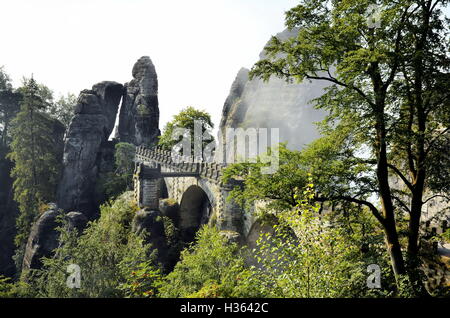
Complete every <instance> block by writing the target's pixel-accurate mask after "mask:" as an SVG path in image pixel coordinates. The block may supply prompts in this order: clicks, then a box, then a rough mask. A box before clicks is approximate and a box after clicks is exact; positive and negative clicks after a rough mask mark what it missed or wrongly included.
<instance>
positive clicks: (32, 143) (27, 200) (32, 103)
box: [8, 78, 60, 264]
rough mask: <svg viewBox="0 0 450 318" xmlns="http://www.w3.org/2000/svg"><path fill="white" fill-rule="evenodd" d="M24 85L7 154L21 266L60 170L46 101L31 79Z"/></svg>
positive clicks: (52, 194)
mask: <svg viewBox="0 0 450 318" xmlns="http://www.w3.org/2000/svg"><path fill="white" fill-rule="evenodd" d="M24 84H25V85H24V87H22V88H20V89H19V90H20V91H21V93H22V95H23V101H22V103H21V108H20V112H19V113H18V114H17V116H16V117H15V118H14V120H13V121H12V123H11V137H12V142H11V146H10V147H11V152H10V153H9V154H8V158H9V159H10V160H12V161H13V162H14V164H15V166H14V168H13V170H12V172H11V176H12V177H13V178H14V199H15V200H16V202H17V203H18V204H19V210H20V213H19V216H18V218H17V221H16V227H17V236H16V238H15V243H16V246H17V247H18V254H17V255H19V256H18V257H17V255H16V263H17V264H20V263H21V258H22V257H20V255H21V251H23V248H24V246H25V244H26V239H27V237H28V234H29V232H30V229H31V225H32V223H33V221H34V219H35V217H36V216H38V214H39V209H40V208H43V207H44V204H45V203H46V202H49V201H52V200H54V198H55V188H56V183H57V179H58V175H59V170H60V168H59V166H60V163H59V162H58V157H57V152H56V149H54V145H55V144H56V140H55V137H54V136H53V127H54V120H52V119H51V118H49V117H48V115H47V114H45V113H44V110H45V108H46V107H47V103H46V100H45V99H44V98H42V96H40V94H39V87H38V85H37V83H36V81H35V80H34V79H33V78H31V79H30V80H26V81H25V83H24Z"/></svg>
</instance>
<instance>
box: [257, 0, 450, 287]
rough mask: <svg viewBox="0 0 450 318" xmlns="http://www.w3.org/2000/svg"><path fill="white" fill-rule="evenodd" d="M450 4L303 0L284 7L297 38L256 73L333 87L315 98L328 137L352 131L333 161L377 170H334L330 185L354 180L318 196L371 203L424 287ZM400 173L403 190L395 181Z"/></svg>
mask: <svg viewBox="0 0 450 318" xmlns="http://www.w3.org/2000/svg"><path fill="white" fill-rule="evenodd" d="M372 4H375V5H376V6H377V8H378V9H379V11H380V15H379V17H380V21H379V22H380V25H379V27H378V26H377V25H376V24H373V23H368V17H367V14H366V11H367V8H369V6H370V5H372ZM447 4H448V1H445V0H443V1H440V0H435V1H432V0H415V1H410V0H402V1H395V2H392V1H387V0H386V1H377V2H375V1H369V0H366V1H361V0H344V1H319V0H304V1H301V2H300V4H299V5H298V6H296V7H294V8H292V9H291V10H289V11H288V12H287V13H286V24H287V26H288V27H289V28H298V34H297V36H295V37H292V38H289V39H287V40H285V41H281V40H279V39H277V38H272V41H271V42H270V44H269V45H268V46H267V47H266V53H267V58H266V59H264V60H262V61H260V62H258V63H257V64H256V65H255V66H254V67H253V69H252V72H251V76H253V77H255V76H258V77H262V78H264V79H266V80H268V79H269V78H270V76H272V75H275V76H278V77H281V78H285V79H286V80H288V81H292V80H296V81H299V82H301V81H303V80H310V81H316V80H319V81H327V82H328V83H329V84H330V86H329V87H328V89H327V92H326V93H325V94H324V95H323V96H321V97H320V98H319V99H317V100H316V102H317V106H318V107H321V108H324V109H327V110H328V111H329V113H330V115H329V117H328V118H327V121H326V123H325V124H324V126H323V131H324V133H325V134H327V133H331V131H333V130H340V131H341V132H342V133H344V134H345V139H344V140H343V142H342V143H341V149H340V151H338V152H336V153H335V154H336V156H335V157H336V158H345V159H346V162H347V164H350V166H349V167H348V168H349V169H350V170H353V171H357V170H358V168H359V169H361V170H363V171H368V169H367V168H370V169H369V170H372V171H373V173H367V174H366V175H364V174H363V173H360V174H353V173H352V174H350V173H348V172H343V173H342V174H340V175H335V176H333V179H332V180H333V183H334V182H337V183H338V184H346V185H347V186H345V187H343V188H342V187H334V191H333V190H332V189H329V190H330V191H328V192H325V193H321V196H320V198H319V199H320V200H323V201H325V200H326V201H335V202H336V201H338V202H342V201H347V202H353V203H356V204H361V205H364V206H366V207H367V208H369V209H370V211H371V212H372V214H373V216H374V217H375V218H376V220H377V221H378V222H379V223H380V225H381V226H382V227H383V229H384V232H385V238H386V246H387V250H388V252H389V255H390V258H391V262H392V268H393V270H394V272H395V274H396V276H397V277H398V276H400V275H405V274H407V273H409V274H410V277H411V278H412V280H413V281H414V283H415V284H417V285H420V282H419V281H420V279H419V277H418V275H417V271H416V269H417V268H418V264H417V259H418V254H419V245H418V241H419V224H420V217H421V211H422V206H423V203H424V202H425V201H426V200H427V198H426V197H425V190H426V187H427V180H428V178H429V169H430V166H431V165H432V164H433V162H432V161H431V160H430V159H431V158H435V157H438V158H440V159H441V164H444V167H446V168H444V169H448V167H449V162H448V161H449V160H448V157H445V156H442V155H439V154H436V151H439V150H438V149H439V145H440V144H442V140H443V139H445V138H448V130H449V123H450V116H449V114H450V111H449V105H450V103H449V98H450V95H448V94H447V93H446V92H447V91H448V90H449V84H450V75H449V67H450V58H449V56H448V54H447V52H448V51H449V42H448V36H449V33H448V24H447V23H446V22H445V19H444V17H443V14H442V11H441V8H442V7H444V6H446V5H447ZM369 22H370V21H369ZM446 136H447V137H446ZM341 139H342V138H341ZM433 154H436V155H433ZM445 158H447V160H445ZM442 161H445V162H442ZM394 179H397V180H400V182H401V183H403V185H404V187H401V188H400V189H397V188H396V187H394V186H393V185H392V181H393V180H394ZM449 181H450V180H445V183H447V184H448V183H449ZM444 189H445V188H444ZM447 189H448V188H447ZM400 190H401V193H400ZM370 195H376V196H378V197H379V199H380V206H377V205H374V204H372V203H371V202H370V201H369V200H368V199H367V198H368V196H370ZM402 213H406V214H407V217H408V222H409V224H408V228H407V248H406V250H407V258H406V261H405V258H404V256H403V255H402V246H401V242H400V237H399V228H398V224H396V215H398V214H402ZM417 290H418V292H420V288H417Z"/></svg>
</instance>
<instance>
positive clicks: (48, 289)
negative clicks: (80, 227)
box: [31, 193, 158, 297]
mask: <svg viewBox="0 0 450 318" xmlns="http://www.w3.org/2000/svg"><path fill="white" fill-rule="evenodd" d="M134 212H135V208H134V205H133V202H132V200H131V199H130V193H126V194H124V195H123V196H121V197H120V198H118V199H116V200H115V201H113V202H111V203H110V204H105V205H103V206H102V207H101V216H100V219H98V220H97V221H94V222H91V223H89V226H88V227H87V228H86V229H85V231H84V232H83V234H82V235H81V236H80V237H77V233H76V231H74V230H70V229H69V228H68V227H67V226H64V225H63V226H61V227H60V229H59V230H60V233H61V235H60V245H61V247H59V248H58V249H57V250H56V251H55V252H56V256H55V258H51V259H44V261H43V263H44V268H43V269H42V270H39V271H35V272H34V273H32V274H31V277H32V278H31V280H32V281H33V282H34V287H35V289H36V290H37V295H38V296H41V297H124V296H128V297H130V296H139V297H140V296H142V293H140V292H138V291H137V289H132V290H129V289H128V288H127V286H130V284H131V285H133V284H134V283H135V282H136V279H137V278H136V277H135V275H134V274H132V273H133V272H139V273H143V271H145V273H143V274H147V273H148V271H149V266H150V265H148V263H146V262H148V261H149V259H151V258H149V257H150V255H149V246H148V245H146V244H145V243H144V240H143V237H141V236H138V235H137V234H135V233H134V232H133V231H132V230H131V221H132V218H133V215H134ZM70 264H77V265H79V266H80V268H81V288H79V289H76V288H74V289H70V288H68V287H67V285H66V279H67V272H66V270H67V266H68V265H70ZM142 264H147V265H146V267H143V265H142ZM151 273H153V274H154V275H157V273H158V271H157V269H154V270H153V269H152V270H151ZM152 277H153V276H152ZM133 286H134V285H133ZM147 288H148V289H147ZM148 290H151V288H150V287H149V286H148V284H147V285H146V289H145V291H148Z"/></svg>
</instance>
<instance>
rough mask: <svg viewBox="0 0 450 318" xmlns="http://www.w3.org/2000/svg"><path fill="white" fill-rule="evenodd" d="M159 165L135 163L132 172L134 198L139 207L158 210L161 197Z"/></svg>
mask: <svg viewBox="0 0 450 318" xmlns="http://www.w3.org/2000/svg"><path fill="white" fill-rule="evenodd" d="M161 178H162V176H161V166H160V165H159V164H156V163H155V164H153V165H144V164H142V163H138V164H136V169H135V174H134V189H135V199H136V202H137V204H138V206H139V208H140V209H144V208H147V209H150V210H154V211H158V210H159V199H160V197H161V193H160V186H159V182H160V179H161Z"/></svg>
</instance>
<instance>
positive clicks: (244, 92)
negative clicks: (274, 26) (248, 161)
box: [219, 30, 327, 149]
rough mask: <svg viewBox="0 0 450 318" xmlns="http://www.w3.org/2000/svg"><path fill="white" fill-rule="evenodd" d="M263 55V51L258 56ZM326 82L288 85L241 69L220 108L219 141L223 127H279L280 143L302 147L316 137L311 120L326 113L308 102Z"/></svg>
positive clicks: (283, 35) (285, 35)
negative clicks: (252, 74) (253, 75)
mask: <svg viewBox="0 0 450 318" xmlns="http://www.w3.org/2000/svg"><path fill="white" fill-rule="evenodd" d="M295 34H296V31H295V30H293V31H289V30H285V31H283V32H281V33H279V34H277V37H278V38H280V39H286V38H289V37H291V36H293V35H295ZM264 57H265V55H264V51H263V52H262V53H261V54H260V58H261V59H263V58H264ZM326 85H327V84H326V83H322V82H318V81H315V82H313V83H309V82H303V83H301V84H291V83H287V82H286V81H285V80H282V79H279V78H275V77H272V78H271V79H270V80H269V81H268V82H264V81H263V80H262V79H258V78H254V79H253V80H249V79H248V70H246V69H241V70H240V71H239V73H238V75H237V77H236V80H235V81H234V83H233V85H232V87H231V90H230V94H229V96H228V98H227V99H226V101H225V104H224V107H223V115H222V120H221V123H220V127H219V131H220V132H221V136H219V142H220V143H221V144H222V145H223V143H224V134H223V132H225V130H226V128H238V127H242V128H249V127H253V128H279V132H280V142H287V143H288V147H289V148H291V149H301V148H303V147H304V146H305V144H308V143H310V142H311V141H313V140H314V139H316V138H318V137H319V133H318V131H317V129H316V126H315V125H314V122H317V121H321V120H322V119H323V118H324V117H325V115H326V113H325V111H322V110H317V109H314V107H313V105H311V104H310V103H309V101H310V100H312V99H314V98H316V97H319V96H320V95H321V94H322V93H323V89H324V88H325V87H326Z"/></svg>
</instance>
